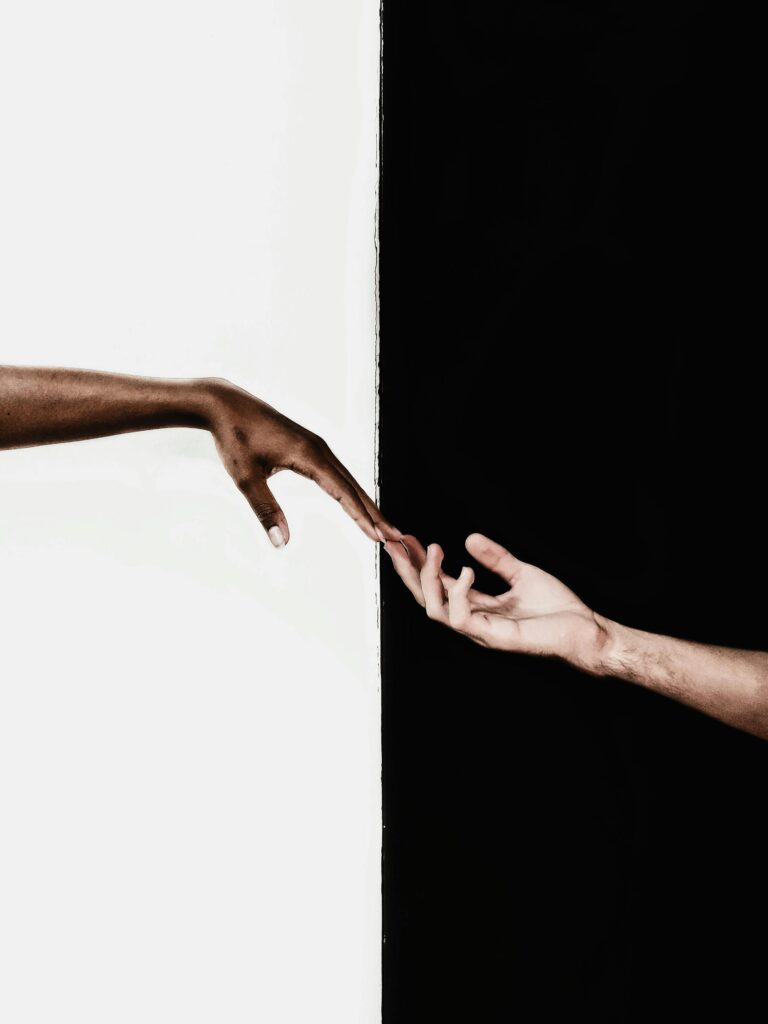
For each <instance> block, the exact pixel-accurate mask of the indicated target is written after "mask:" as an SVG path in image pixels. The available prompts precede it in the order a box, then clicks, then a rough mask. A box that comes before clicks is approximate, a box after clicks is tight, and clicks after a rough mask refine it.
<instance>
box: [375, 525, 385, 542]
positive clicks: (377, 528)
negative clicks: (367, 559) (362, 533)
mask: <svg viewBox="0 0 768 1024" xmlns="http://www.w3.org/2000/svg"><path fill="white" fill-rule="evenodd" d="M374 530H375V531H376V536H377V537H378V538H379V540H380V541H381V543H382V544H386V543H387V538H386V537H385V536H384V531H383V530H382V529H381V527H380V526H374Z"/></svg>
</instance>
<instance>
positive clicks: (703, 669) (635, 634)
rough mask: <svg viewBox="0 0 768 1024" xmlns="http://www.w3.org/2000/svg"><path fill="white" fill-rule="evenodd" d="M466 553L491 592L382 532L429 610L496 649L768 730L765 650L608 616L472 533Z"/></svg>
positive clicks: (406, 538) (435, 551) (437, 554)
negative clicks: (486, 574)
mask: <svg viewBox="0 0 768 1024" xmlns="http://www.w3.org/2000/svg"><path fill="white" fill-rule="evenodd" d="M466 548H467V551H468V552H469V554H470V555H471V556H472V557H473V558H474V559H475V560H476V561H477V562H479V563H480V564H481V565H483V566H485V568H486V569H490V570H491V571H492V572H494V573H496V574H497V575H498V576H499V577H500V578H501V579H502V580H503V581H504V583H505V585H506V586H507V588H508V589H507V590H505V591H504V592H503V593H502V594H500V595H497V596H493V595H490V594H485V593H483V592H482V591H479V590H477V589H476V588H474V587H473V585H472V584H473V583H474V572H473V570H472V569H471V568H469V567H468V566H465V567H464V568H463V569H462V571H461V574H460V575H459V577H458V579H454V578H453V577H451V576H448V575H447V574H446V573H445V572H444V571H443V569H442V563H443V551H442V549H441V548H440V546H439V545H438V544H431V545H430V546H429V548H428V549H427V550H426V551H425V550H424V548H423V547H422V545H421V544H420V542H419V541H418V540H417V538H416V537H413V536H412V535H410V534H405V535H403V537H402V538H401V539H399V540H395V541H388V542H387V543H386V544H385V550H386V551H387V552H388V554H389V555H390V556H391V558H392V562H393V565H394V567H395V569H396V571H397V573H398V575H399V576H400V578H401V579H402V580H403V582H404V583H405V585H406V586H407V587H408V589H409V590H410V592H411V593H412V594H413V596H414V598H415V599H416V600H417V601H418V603H419V604H420V605H421V606H422V607H423V608H424V609H425V611H426V613H427V615H428V616H429V618H430V619H432V620H434V621H435V622H440V623H442V624H443V625H444V626H447V627H448V628H449V629H452V630H454V631H455V632H457V633H461V634H462V635H464V636H466V637H468V638H469V639H470V640H473V641H474V642H475V643H478V644H481V645H482V646H484V647H491V648H494V649H495V650H499V651H510V652H517V653H522V654H533V655H541V656H548V657H555V658H561V659H562V660H564V661H566V662H568V663H569V664H571V665H573V666H574V667H575V668H578V669H580V670H581V671H583V672H588V673H590V674H592V675H595V676H612V677H615V678H618V679H624V680H626V681H628V682H631V683H636V684H637V685H639V686H644V687H646V688H647V689H650V690H654V691H655V692H657V693H661V694H663V695H665V696H667V697H671V698H673V699H674V700H678V701H680V702H682V703H684V704H688V705H689V706H691V707H694V708H696V709H698V710H699V711H703V712H704V713H705V714H708V715H711V716H712V717H714V718H718V719H720V720H721V721H723V722H726V723H727V724H728V725H732V726H735V727H736V728H738V729H743V730H745V731H746V732H750V733H752V734H753V735H755V736H759V737H761V738H762V739H768V654H766V653H765V652H763V651H743V650H735V649H732V648H727V647H713V646H709V645H706V644H696V643H690V642H688V641H686V640H677V639H674V638H673V637H667V636H659V635H656V634H654V633H645V632H642V631H641V630H636V629H631V628H630V627H628V626H622V625H620V624H619V623H617V622H612V621H611V620H610V619H606V618H604V617H603V616H601V615H598V614H597V613H596V612H594V611H592V609H590V608H588V607H587V605H585V604H584V602H583V601H581V600H580V599H579V598H578V597H577V596H576V594H574V593H573V591H571V590H569V589H568V587H566V586H565V584H564V583H561V582H560V580H558V579H556V578H555V577H554V576H550V575H549V573H546V572H544V571H543V570H542V569H539V568H537V567H536V566H535V565H530V564H528V563H526V562H522V561H520V560H519V559H518V558H515V556H514V555H513V554H512V553H511V552H509V551H507V550H506V548H504V547H502V546H501V545H500V544H497V543H496V542H495V541H493V540H491V539H490V538H488V537H485V536H483V535H482V534H479V533H473V534H471V535H470V536H469V537H468V538H467V541H466Z"/></svg>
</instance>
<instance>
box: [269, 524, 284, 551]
mask: <svg viewBox="0 0 768 1024" xmlns="http://www.w3.org/2000/svg"><path fill="white" fill-rule="evenodd" d="M267 536H268V537H269V539H270V540H271V541H272V543H273V544H274V546H275V547H276V548H282V547H285V537H284V536H283V531H282V530H281V529H280V527H279V526H270V528H269V529H268V530H267Z"/></svg>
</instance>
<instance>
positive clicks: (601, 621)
mask: <svg viewBox="0 0 768 1024" xmlns="http://www.w3.org/2000/svg"><path fill="white" fill-rule="evenodd" d="M592 614H593V617H594V620H595V627H596V628H595V635H594V637H593V640H592V643H591V644H590V647H589V650H588V652H587V657H586V662H587V665H586V667H585V671H587V672H590V673H591V674H592V675H595V676H615V675H616V674H617V670H618V667H619V665H620V664H621V652H622V650H623V649H624V637H623V632H624V629H625V627H624V626H621V625H620V624H619V623H618V622H613V621H612V620H611V619H607V618H605V617H604V616H602V615H598V613H597V612H593V613H592Z"/></svg>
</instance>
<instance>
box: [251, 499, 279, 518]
mask: <svg viewBox="0 0 768 1024" xmlns="http://www.w3.org/2000/svg"><path fill="white" fill-rule="evenodd" d="M251 507H252V508H253V511H254V513H255V514H256V518H257V519H258V520H259V522H262V523H265V522H267V520H269V519H273V518H274V516H275V511H276V510H275V506H274V505H272V504H270V503H269V502H268V501H254V502H251Z"/></svg>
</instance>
